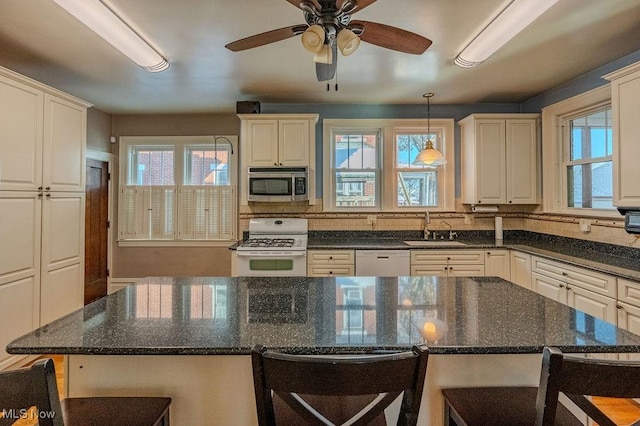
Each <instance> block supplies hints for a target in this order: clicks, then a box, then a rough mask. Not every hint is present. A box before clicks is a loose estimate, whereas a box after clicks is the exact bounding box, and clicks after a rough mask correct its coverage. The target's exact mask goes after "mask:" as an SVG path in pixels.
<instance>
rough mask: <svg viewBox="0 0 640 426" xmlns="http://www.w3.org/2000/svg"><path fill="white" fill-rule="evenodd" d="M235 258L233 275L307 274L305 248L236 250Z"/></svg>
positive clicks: (274, 275) (278, 275) (289, 275)
mask: <svg viewBox="0 0 640 426" xmlns="http://www.w3.org/2000/svg"><path fill="white" fill-rule="evenodd" d="M235 258H236V262H235V267H234V269H235V271H234V276H239V277H305V276H306V275H307V252H306V250H295V251H294V250H290V251H271V250H267V251H258V250H237V251H236V256H235Z"/></svg>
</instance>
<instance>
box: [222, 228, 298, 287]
mask: <svg viewBox="0 0 640 426" xmlns="http://www.w3.org/2000/svg"><path fill="white" fill-rule="evenodd" d="M307 230H308V223H307V219H296V218H275V219H251V221H250V222H249V238H248V239H247V240H245V241H243V243H242V244H241V245H240V246H238V248H237V249H236V253H235V255H234V262H233V275H234V276H245V277H290V276H306V275H307Z"/></svg>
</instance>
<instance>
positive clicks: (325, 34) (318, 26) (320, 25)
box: [225, 0, 431, 81]
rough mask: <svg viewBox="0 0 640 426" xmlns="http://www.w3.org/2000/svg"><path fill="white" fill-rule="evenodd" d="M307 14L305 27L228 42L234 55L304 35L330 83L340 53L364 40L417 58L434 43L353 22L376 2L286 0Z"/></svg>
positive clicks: (322, 75) (321, 77)
mask: <svg viewBox="0 0 640 426" xmlns="http://www.w3.org/2000/svg"><path fill="white" fill-rule="evenodd" d="M286 1H287V2H288V3H290V4H291V5H293V6H295V7H297V8H298V9H300V10H301V11H302V12H303V14H304V19H305V24H298V25H292V26H289V27H285V28H279V29H276V30H271V31H267V32H264V33H260V34H256V35H253V36H249V37H245V38H243V39H240V40H236V41H234V42H231V43H228V44H227V45H226V46H225V47H226V48H227V49H229V50H231V51H232V52H239V51H242V50H247V49H252V48H254V47H259V46H264V45H266V44H271V43H275V42H277V41H281V40H285V39H288V38H290V37H294V36H297V35H302V37H301V39H302V40H301V41H302V45H303V46H304V48H305V49H306V50H308V51H310V52H312V53H313V54H314V56H313V61H314V62H315V63H316V77H317V78H318V81H327V80H330V79H332V78H333V76H334V75H335V74H336V67H337V60H336V59H337V56H338V55H337V51H338V50H339V51H340V53H342V55H343V56H349V55H351V54H353V53H354V52H355V51H356V50H357V49H358V46H359V45H360V42H361V41H364V42H367V43H371V44H373V45H376V46H380V47H384V48H387V49H391V50H395V51H398V52H402V53H410V54H414V55H421V54H423V53H424V52H425V51H426V50H427V48H428V47H429V46H430V45H431V40H429V39H428V38H425V37H422V36H421V35H418V34H415V33H412V32H410V31H406V30H403V29H401V28H397V27H392V26H390V25H386V24H379V23H376V22H369V21H352V20H351V16H352V15H353V14H354V13H356V12H359V11H361V10H362V9H364V8H366V7H368V6H370V5H371V4H373V3H375V2H376V0H286Z"/></svg>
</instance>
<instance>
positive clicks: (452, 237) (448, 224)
mask: <svg viewBox="0 0 640 426" xmlns="http://www.w3.org/2000/svg"><path fill="white" fill-rule="evenodd" d="M440 223H444V224H445V225H447V226H448V227H449V239H450V240H453V239H454V238H455V237H456V236H457V235H458V233H457V232H453V228H452V227H451V224H450V223H448V222H445V221H444V220H442V221H440Z"/></svg>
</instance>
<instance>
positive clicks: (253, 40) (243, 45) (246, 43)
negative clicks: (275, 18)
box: [225, 25, 307, 52]
mask: <svg viewBox="0 0 640 426" xmlns="http://www.w3.org/2000/svg"><path fill="white" fill-rule="evenodd" d="M306 29H307V25H292V26H290V27H285V28H280V29H277V30H271V31H267V32H265V33H260V34H256V35H252V36H250V37H246V38H243V39H240V40H236V41H234V42H231V43H229V44H227V45H226V46H225V47H226V48H227V49H229V50H231V51H233V52H239V51H241V50H247V49H252V48H254V47H258V46H264V45H265V44H269V43H275V42H276V41H281V40H285V39H288V38H290V37H293V36H296V35H298V34H302V33H303V32H304V30H306Z"/></svg>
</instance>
